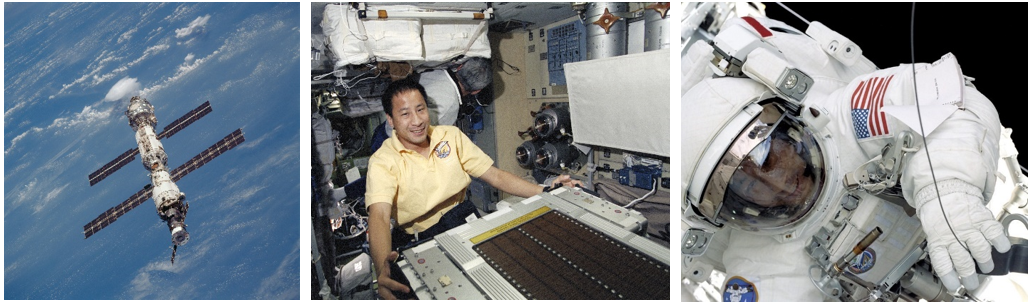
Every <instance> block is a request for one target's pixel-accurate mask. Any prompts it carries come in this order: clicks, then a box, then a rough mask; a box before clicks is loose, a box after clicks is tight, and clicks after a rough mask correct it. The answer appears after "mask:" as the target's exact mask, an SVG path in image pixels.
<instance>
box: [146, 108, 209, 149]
mask: <svg viewBox="0 0 1033 305" xmlns="http://www.w3.org/2000/svg"><path fill="white" fill-rule="evenodd" d="M211 112H212V105H211V104H209V103H208V101H205V102H204V104H201V106H197V108H194V110H190V112H187V114H184V115H183V116H182V117H180V118H178V119H176V120H175V121H172V123H169V125H167V126H165V128H164V129H162V130H161V133H160V134H158V139H159V140H160V139H164V138H169V137H172V135H174V134H176V133H177V132H179V131H180V130H183V128H186V127H187V125H190V124H191V123H193V122H196V121H197V120H198V119H200V118H201V117H203V116H205V115H206V114H208V113H211Z"/></svg>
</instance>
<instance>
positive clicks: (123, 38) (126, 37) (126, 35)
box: [118, 28, 138, 43]
mask: <svg viewBox="0 0 1033 305" xmlns="http://www.w3.org/2000/svg"><path fill="white" fill-rule="evenodd" d="M137 30H138V29H137V28H133V29H130V30H129V31H126V32H125V33H122V35H121V36H118V43H122V42H123V41H126V40H129V39H132V38H133V34H134V33H136V31H137Z"/></svg>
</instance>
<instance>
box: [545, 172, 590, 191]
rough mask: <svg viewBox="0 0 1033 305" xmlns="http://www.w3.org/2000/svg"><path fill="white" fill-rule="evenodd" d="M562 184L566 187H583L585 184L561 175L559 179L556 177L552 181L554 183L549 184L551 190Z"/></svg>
mask: <svg viewBox="0 0 1033 305" xmlns="http://www.w3.org/2000/svg"><path fill="white" fill-rule="evenodd" d="M560 184H562V185H563V186H566V187H575V186H578V187H580V186H583V184H581V180H577V179H573V178H570V175H560V176H559V177H556V179H553V180H552V183H551V184H549V188H550V189H551V188H555V187H557V186H558V185H560Z"/></svg>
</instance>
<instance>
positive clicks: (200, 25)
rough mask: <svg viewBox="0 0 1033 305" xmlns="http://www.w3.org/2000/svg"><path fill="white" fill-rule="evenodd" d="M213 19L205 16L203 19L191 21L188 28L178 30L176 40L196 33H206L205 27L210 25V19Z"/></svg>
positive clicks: (198, 18)
mask: <svg viewBox="0 0 1033 305" xmlns="http://www.w3.org/2000/svg"><path fill="white" fill-rule="evenodd" d="M211 17H212V15H204V16H203V17H197V19H194V21H191V22H190V24H188V25H187V27H185V28H181V29H176V38H184V37H187V36H190V35H193V34H195V33H201V32H204V26H205V25H206V24H208V19H210V18H211Z"/></svg>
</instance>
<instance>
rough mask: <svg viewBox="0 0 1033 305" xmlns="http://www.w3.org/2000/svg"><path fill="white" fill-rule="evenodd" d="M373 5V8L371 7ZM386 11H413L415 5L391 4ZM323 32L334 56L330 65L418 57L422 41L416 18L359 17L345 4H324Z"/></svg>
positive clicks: (418, 59) (414, 58)
mask: <svg viewBox="0 0 1033 305" xmlns="http://www.w3.org/2000/svg"><path fill="white" fill-rule="evenodd" d="M371 9H374V8H371ZM375 9H383V10H387V11H414V10H416V7H414V6H407V5H392V6H384V7H378V8H375ZM320 26H322V27H323V34H325V35H326V36H327V39H328V41H329V45H330V51H331V52H333V54H334V55H335V56H336V58H337V61H336V62H335V63H334V67H341V66H344V65H355V64H364V63H368V62H370V61H372V60H377V61H422V60H423V43H422V41H421V39H420V35H421V30H422V28H421V26H420V20H418V19H391V20H378V19H375V17H373V18H367V19H359V16H358V11H357V10H355V9H353V8H351V7H350V6H347V5H335V4H328V5H327V6H326V8H325V9H324V11H323V21H322V23H320Z"/></svg>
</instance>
